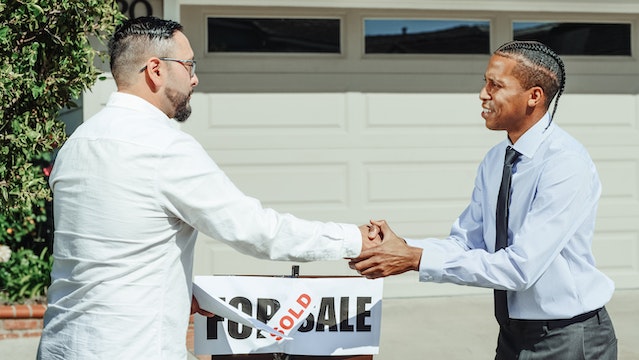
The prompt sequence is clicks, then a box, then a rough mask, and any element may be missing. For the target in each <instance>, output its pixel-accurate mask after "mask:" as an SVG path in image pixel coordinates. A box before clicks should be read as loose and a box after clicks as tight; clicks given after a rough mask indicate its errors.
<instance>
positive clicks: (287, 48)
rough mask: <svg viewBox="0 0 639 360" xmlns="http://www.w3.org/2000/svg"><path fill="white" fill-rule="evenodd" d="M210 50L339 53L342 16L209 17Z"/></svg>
mask: <svg viewBox="0 0 639 360" xmlns="http://www.w3.org/2000/svg"><path fill="white" fill-rule="evenodd" d="M207 25H208V27H207V29H208V52H212V53H220V52H247V53H337V54H339V53H340V52H341V46H340V38H341V37H340V19H314V18H313V19H301V18H244V17H241V18H240V17H209V18H208V19H207Z"/></svg>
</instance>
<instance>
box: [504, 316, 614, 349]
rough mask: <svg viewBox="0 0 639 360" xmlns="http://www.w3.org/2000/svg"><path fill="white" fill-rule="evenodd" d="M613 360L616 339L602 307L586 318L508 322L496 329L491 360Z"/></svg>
mask: <svg viewBox="0 0 639 360" xmlns="http://www.w3.org/2000/svg"><path fill="white" fill-rule="evenodd" d="M515 359H517V360H615V359H617V337H616V335H615V330H614V327H613V325H612V320H610V316H608V312H607V311H606V308H602V309H601V310H599V311H598V312H596V313H593V314H592V316H588V318H587V319H585V320H583V321H577V322H574V323H572V322H567V321H563V322H562V321H526V320H511V321H510V322H509V323H508V324H507V325H504V326H501V327H500V329H499V338H498V340H497V354H496V355H495V360H515Z"/></svg>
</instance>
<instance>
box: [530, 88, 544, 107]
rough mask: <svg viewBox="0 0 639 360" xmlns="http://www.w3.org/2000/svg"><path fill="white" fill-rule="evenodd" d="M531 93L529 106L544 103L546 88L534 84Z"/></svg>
mask: <svg viewBox="0 0 639 360" xmlns="http://www.w3.org/2000/svg"><path fill="white" fill-rule="evenodd" d="M529 94H530V95H529V97H528V106H529V107H537V106H540V105H544V101H545V99H546V94H545V93H544V90H543V89H542V88H541V87H539V86H533V87H532V88H530V90H529Z"/></svg>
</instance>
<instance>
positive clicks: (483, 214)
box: [350, 41, 617, 360]
mask: <svg viewBox="0 0 639 360" xmlns="http://www.w3.org/2000/svg"><path fill="white" fill-rule="evenodd" d="M484 77H485V84H484V86H483V88H482V89H481V91H480V93H479V98H480V100H481V104H482V109H483V110H482V113H481V116H482V117H483V118H484V120H485V124H486V127H487V128H488V129H490V130H505V131H506V133H507V138H506V139H504V140H503V141H502V142H500V143H499V144H497V145H496V146H494V147H493V148H492V149H490V150H489V151H488V153H487V154H486V156H485V158H484V160H483V161H482V162H481V164H480V165H479V169H478V171H477V177H476V179H475V186H474V190H473V193H472V197H471V201H470V204H469V205H468V207H467V208H466V209H465V210H464V211H463V212H462V213H461V215H460V216H459V218H458V219H457V220H456V221H455V223H454V224H453V226H452V229H451V231H450V235H449V236H448V237H447V238H446V239H443V240H441V239H434V238H427V239H421V240H414V239H413V240H409V239H406V240H405V239H402V238H400V237H398V236H397V235H396V234H395V233H394V232H393V231H392V230H391V229H390V228H389V226H388V224H386V222H385V221H383V220H380V221H373V222H372V223H373V224H375V225H377V226H379V228H380V229H381V232H382V238H383V242H382V244H381V245H380V246H378V247H375V248H372V249H368V250H365V251H363V252H362V254H361V255H360V256H359V257H358V258H356V259H353V260H351V262H350V266H351V267H352V268H354V269H356V270H358V271H359V272H360V273H361V274H362V275H364V276H366V277H369V278H378V277H384V276H389V275H395V274H400V273H404V272H406V271H410V270H414V271H418V272H419V279H420V281H425V282H426V281H429V282H439V283H454V284H460V285H469V286H477V287H485V288H492V289H495V317H496V318H497V321H498V323H499V328H500V331H499V338H498V341H497V350H496V356H495V359H499V360H502V359H544V360H548V359H557V360H570V359H592V360H602V359H616V358H617V339H616V336H615V332H614V328H613V325H612V321H611V320H610V317H609V316H608V313H607V312H606V309H605V307H604V306H605V304H606V303H607V302H608V301H609V300H610V298H611V297H612V294H613V291H614V284H613V282H612V281H611V280H610V279H609V278H608V277H607V276H606V275H604V274H603V273H602V272H601V271H599V270H598V269H597V268H596V267H595V260H594V257H593V254H592V247H591V245H592V238H593V233H594V228H595V218H596V211H597V204H598V201H599V197H600V194H601V184H600V181H599V177H598V175H597V170H596V168H595V165H594V164H593V162H592V160H591V158H590V156H589V155H588V152H587V151H586V150H585V149H584V147H583V146H582V145H581V144H580V143H579V142H577V140H575V139H574V138H573V137H571V136H570V135H569V134H568V133H566V132H565V131H564V130H562V129H561V128H560V127H559V126H557V125H556V124H555V123H554V122H553V117H554V115H555V111H556V109H557V103H558V100H559V97H560V96H561V94H562V93H563V90H564V85H565V69H564V64H563V61H562V60H561V59H560V58H559V56H558V55H557V54H555V53H554V52H553V51H552V50H551V49H549V48H548V47H546V46H545V45H543V44H541V43H538V42H528V41H513V42H509V43H507V44H505V45H503V46H501V47H500V48H498V49H497V50H496V51H495V52H494V53H493V55H492V56H491V58H490V61H489V63H488V67H487V69H486V72H485V75H484ZM553 98H554V100H555V105H554V108H553V110H552V112H549V111H548V110H549V109H550V105H551V103H552V100H553ZM506 154H508V158H507V157H506V156H507V155H506ZM510 155H512V156H510ZM505 158H506V159H507V161H505ZM510 174H512V175H510ZM502 175H503V176H502ZM509 177H510V179H509ZM504 179H505V180H504ZM502 183H503V184H502ZM508 184H510V187H508ZM502 188H503V191H502ZM508 189H509V190H508ZM508 199H510V200H509V202H508ZM499 200H504V201H499ZM504 203H505V205H502V206H499V205H498V204H504ZM500 208H501V210H500ZM504 208H505V210H504Z"/></svg>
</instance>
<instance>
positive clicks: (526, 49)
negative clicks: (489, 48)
mask: <svg viewBox="0 0 639 360" xmlns="http://www.w3.org/2000/svg"><path fill="white" fill-rule="evenodd" d="M494 55H499V56H503V57H506V58H509V59H513V60H516V61H517V63H518V64H517V65H516V66H515V68H514V69H513V73H514V75H515V76H517V78H519V81H520V82H521V85H522V86H523V87H524V88H525V89H530V88H531V87H533V86H539V87H541V88H542V89H543V90H544V93H545V94H546V95H547V96H546V103H545V104H544V105H545V106H546V109H548V108H549V107H550V103H551V102H552V100H553V98H555V96H556V99H555V106H554V108H553V111H552V114H551V116H550V120H551V121H552V119H553V118H554V116H555V112H556V111H557V104H558V103H559V97H560V96H561V95H562V94H563V93H564V88H565V86H566V69H565V67H564V62H563V61H562V60H561V58H560V57H559V55H557V54H556V53H555V52H554V51H552V50H551V49H550V48H549V47H547V46H546V45H544V44H542V43H540V42H537V41H517V40H515V41H511V42H508V43H506V44H504V45H502V46H500V47H499V48H498V49H497V50H495V52H494Z"/></svg>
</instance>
